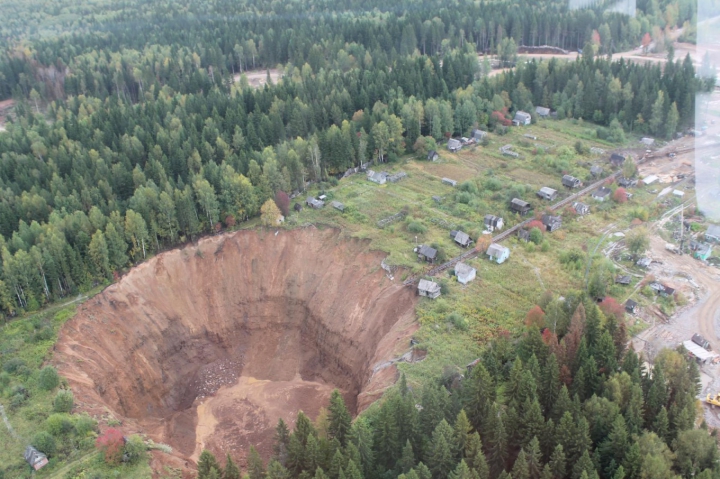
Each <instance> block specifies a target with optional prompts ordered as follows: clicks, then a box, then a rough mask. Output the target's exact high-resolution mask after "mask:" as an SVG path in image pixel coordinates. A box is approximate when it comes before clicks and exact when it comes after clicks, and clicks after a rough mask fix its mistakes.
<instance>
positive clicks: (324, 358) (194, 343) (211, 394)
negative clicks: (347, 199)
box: [53, 228, 417, 468]
mask: <svg viewBox="0 0 720 479" xmlns="http://www.w3.org/2000/svg"><path fill="white" fill-rule="evenodd" d="M383 257H384V255H383V254H381V253H379V252H375V251H372V250H371V249H370V247H369V242H367V241H362V240H356V239H345V238H343V237H341V235H340V232H339V231H337V230H331V229H324V230H317V229H315V228H305V229H301V230H293V231H280V232H279V233H278V234H277V235H275V234H272V233H271V232H265V231H240V232H235V233H228V234H225V235H219V236H214V237H209V238H205V239H203V240H201V241H200V242H199V244H198V245H197V246H187V247H185V248H181V249H176V250H172V251H168V252H166V253H162V254H160V255H158V256H156V257H155V258H152V259H150V260H148V261H147V262H145V263H142V264H141V265H139V266H138V267H136V268H134V269H133V270H132V271H131V272H130V273H128V274H127V275H126V276H125V277H123V278H122V279H121V280H120V282H118V283H116V284H113V285H111V286H109V287H108V288H107V289H106V290H105V291H103V292H102V293H101V294H99V295H97V296H95V297H94V298H92V299H90V300H88V301H87V302H86V303H84V304H83V305H82V306H81V307H80V308H79V310H78V313H77V314H76V316H75V317H74V318H73V319H72V320H70V321H69V322H68V323H66V324H65V326H64V327H63V329H62V330H61V332H60V337H59V340H58V343H57V344H56V347H55V353H54V358H53V363H54V364H55V365H57V367H58V369H59V370H60V372H61V374H62V375H63V376H64V377H66V378H67V379H68V381H69V383H70V384H71V386H72V388H73V392H74V393H75V397H76V403H77V405H78V407H79V409H80V410H81V411H86V412H88V413H90V414H91V415H94V416H95V417H96V418H98V419H99V420H100V422H101V425H104V424H106V422H107V419H109V418H110V417H114V418H116V419H119V420H120V421H122V423H123V432H125V433H132V432H142V433H144V434H147V435H148V436H149V437H150V438H152V439H153V440H155V441H157V442H163V443H167V444H170V445H171V446H172V447H173V450H174V453H173V455H174V458H175V462H180V463H181V464H185V463H184V462H183V461H188V463H189V462H191V461H194V460H196V459H197V457H198V455H199V454H200V452H201V451H202V449H203V448H207V449H209V450H211V451H213V452H214V453H215V454H218V455H219V456H220V457H222V456H224V455H225V453H230V454H231V455H233V457H234V458H235V459H237V460H238V462H239V463H240V464H244V462H245V461H244V458H245V455H246V454H247V451H248V447H249V445H250V444H255V445H256V446H257V447H258V450H259V451H260V453H261V454H262V455H263V456H264V457H265V458H268V457H269V455H270V454H271V446H272V435H273V432H274V431H273V429H274V427H275V425H276V424H277V420H278V419H279V418H280V417H282V418H283V419H284V420H285V421H286V422H287V423H288V424H289V425H290V426H291V427H292V424H293V423H294V420H295V417H296V415H297V412H298V411H300V410H303V411H304V412H305V413H306V414H308V416H309V417H310V418H311V419H315V417H316V416H317V414H318V412H319V410H320V408H321V407H323V406H327V402H328V401H327V400H328V398H329V395H330V393H331V392H332V390H333V389H335V388H337V389H339V390H340V391H341V393H342V394H343V396H344V397H345V400H346V403H347V404H348V408H349V409H350V410H351V411H352V412H353V413H356V412H359V411H362V410H363V409H364V408H366V407H367V406H369V405H370V404H371V403H372V402H373V401H374V400H375V399H377V397H379V395H380V394H381V393H382V391H384V390H385V389H386V388H387V387H389V386H390V385H392V384H393V383H394V382H395V381H396V380H397V376H398V373H397V368H396V366H395V364H394V361H393V360H397V359H398V358H400V360H403V359H402V358H403V357H404V355H405V353H407V352H408V350H409V349H410V338H411V337H412V335H413V334H414V332H415V331H416V330H417V323H416V322H415V316H414V305H415V302H416V300H417V295H416V293H415V291H414V290H413V289H411V288H405V287H403V286H402V284H401V283H400V282H399V280H398V281H391V280H390V279H388V278H387V277H386V276H385V274H384V271H383V270H382V269H381V268H380V263H381V261H382V259H383ZM408 358H409V359H407V360H408V361H412V360H413V357H412V355H410V356H408ZM155 461H156V462H157V464H158V465H163V464H164V463H163V462H162V459H161V458H156V459H155ZM153 464H155V462H154V463H153ZM182 467H185V468H187V467H189V466H187V465H183V466H182Z"/></svg>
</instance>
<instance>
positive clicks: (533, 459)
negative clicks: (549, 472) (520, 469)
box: [526, 436, 542, 479]
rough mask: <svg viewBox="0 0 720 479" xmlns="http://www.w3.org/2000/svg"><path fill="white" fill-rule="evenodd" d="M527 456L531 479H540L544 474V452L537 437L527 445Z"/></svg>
mask: <svg viewBox="0 0 720 479" xmlns="http://www.w3.org/2000/svg"><path fill="white" fill-rule="evenodd" d="M526 456H527V462H528V472H529V473H530V477H531V479H538V478H539V477H540V474H541V473H542V452H541V451H540V441H539V440H538V438H537V436H536V437H533V438H532V440H530V443H529V444H528V445H527V454H526Z"/></svg>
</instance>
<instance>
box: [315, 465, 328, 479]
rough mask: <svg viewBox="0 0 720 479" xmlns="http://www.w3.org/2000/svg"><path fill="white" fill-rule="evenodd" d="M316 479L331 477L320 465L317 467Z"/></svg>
mask: <svg viewBox="0 0 720 479" xmlns="http://www.w3.org/2000/svg"><path fill="white" fill-rule="evenodd" d="M314 479H329V478H328V475H327V474H325V471H323V470H322V467H318V468H317V469H315V476H314Z"/></svg>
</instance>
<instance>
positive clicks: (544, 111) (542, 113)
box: [535, 106, 550, 118]
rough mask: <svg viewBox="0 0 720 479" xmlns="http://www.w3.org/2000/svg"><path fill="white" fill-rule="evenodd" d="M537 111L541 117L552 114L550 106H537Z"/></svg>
mask: <svg viewBox="0 0 720 479" xmlns="http://www.w3.org/2000/svg"><path fill="white" fill-rule="evenodd" d="M535 113H537V115H538V116H539V117H540V118H547V117H549V116H550V108H545V107H544V106H536V107H535Z"/></svg>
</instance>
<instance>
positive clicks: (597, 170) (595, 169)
mask: <svg viewBox="0 0 720 479" xmlns="http://www.w3.org/2000/svg"><path fill="white" fill-rule="evenodd" d="M590 174H591V175H593V176H594V177H595V178H597V177H598V176H602V174H603V169H602V167H601V166H598V165H593V166H591V167H590Z"/></svg>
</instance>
